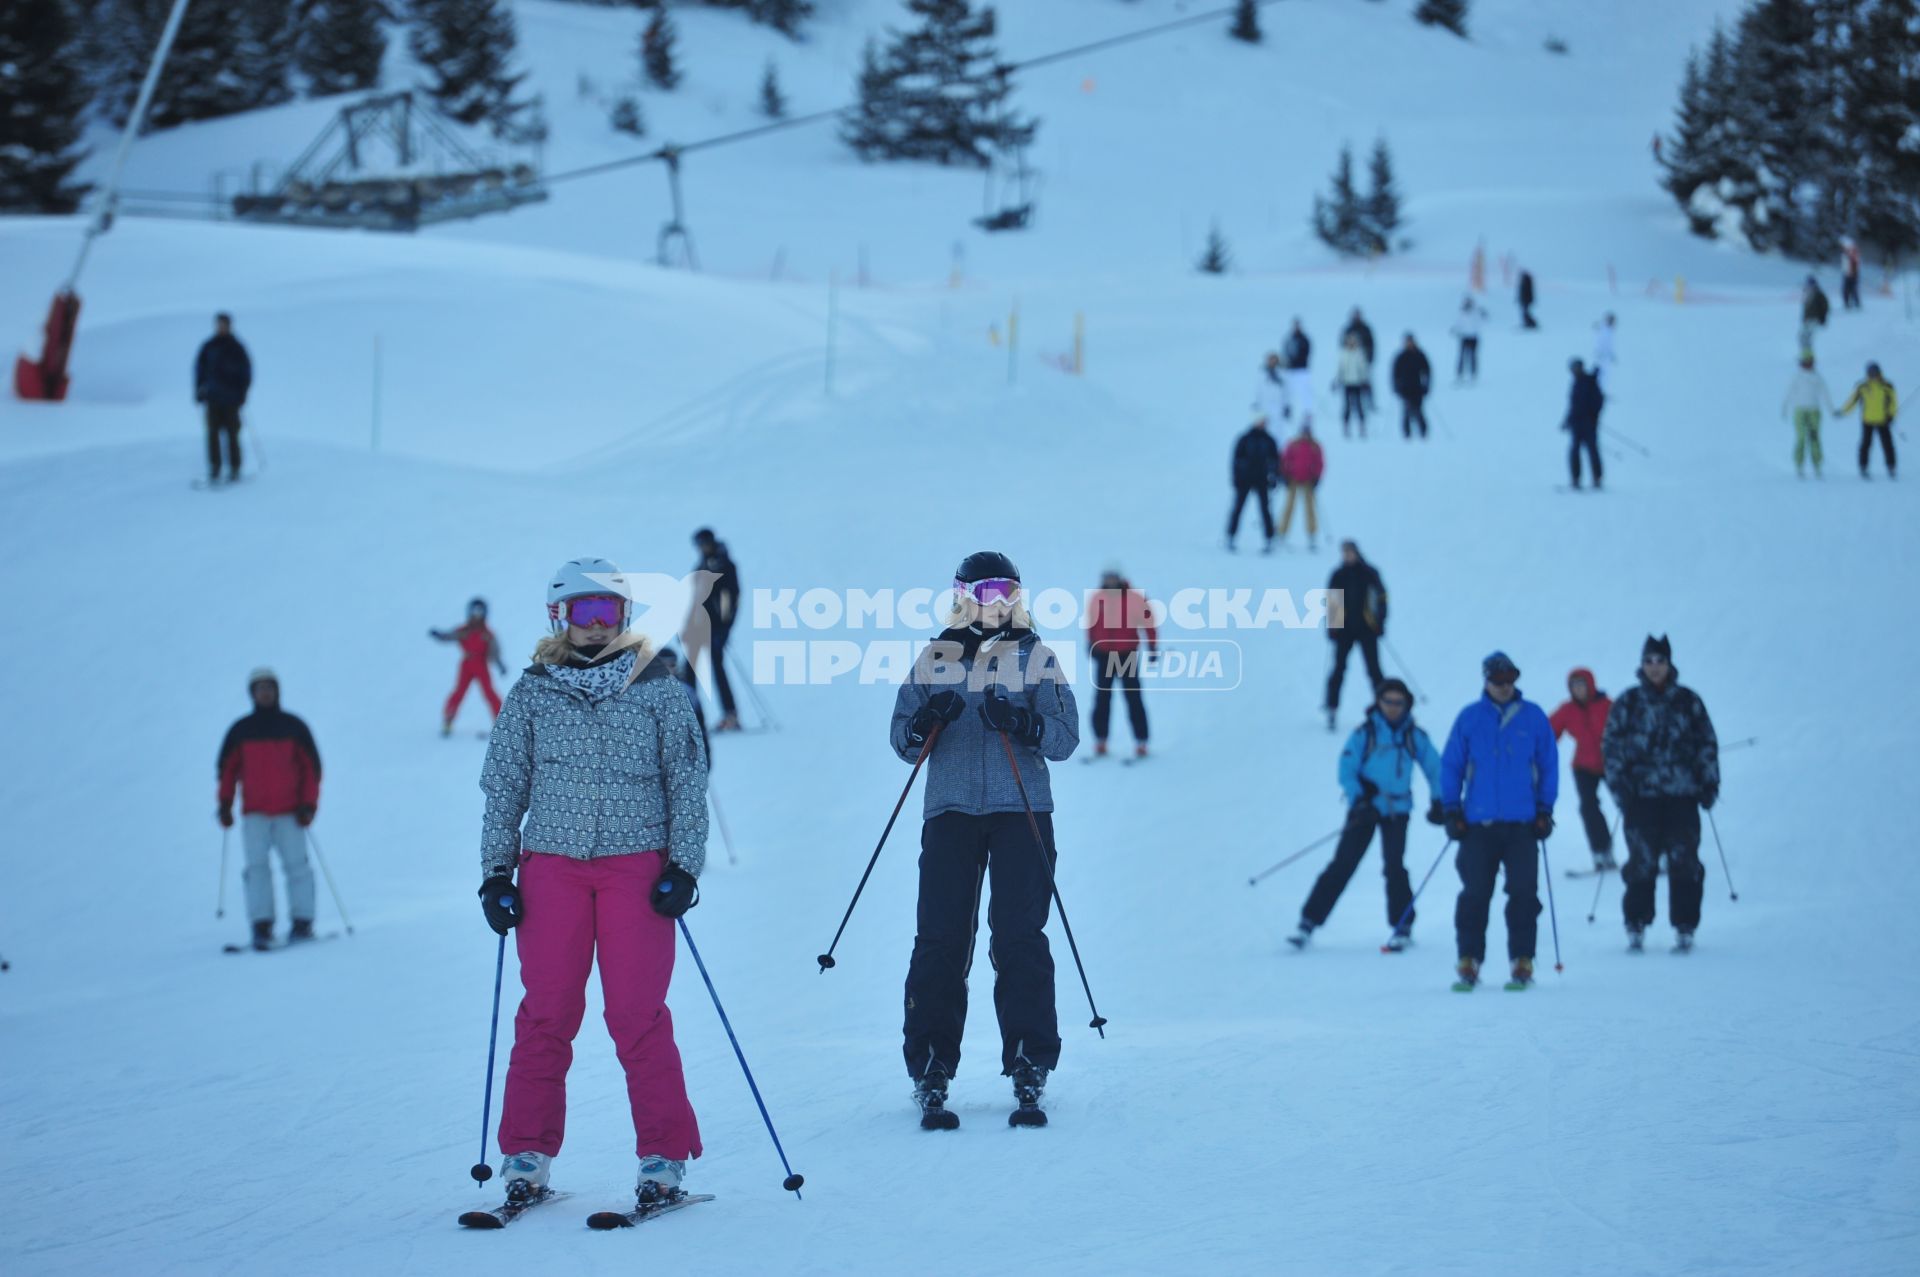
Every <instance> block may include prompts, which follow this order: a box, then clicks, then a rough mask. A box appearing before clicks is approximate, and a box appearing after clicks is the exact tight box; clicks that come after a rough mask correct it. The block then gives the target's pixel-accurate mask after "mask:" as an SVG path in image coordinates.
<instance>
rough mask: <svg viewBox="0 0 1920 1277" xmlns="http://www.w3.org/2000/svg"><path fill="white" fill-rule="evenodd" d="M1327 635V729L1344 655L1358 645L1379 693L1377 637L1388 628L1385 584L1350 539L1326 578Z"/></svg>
mask: <svg viewBox="0 0 1920 1277" xmlns="http://www.w3.org/2000/svg"><path fill="white" fill-rule="evenodd" d="M1327 590H1328V592H1329V596H1330V597H1329V598H1328V600H1327V638H1328V639H1329V640H1330V641H1331V642H1332V643H1333V672H1332V673H1330V674H1328V675H1327V730H1328V731H1332V730H1333V727H1334V719H1335V716H1336V715H1337V714H1338V713H1339V712H1340V684H1341V683H1342V682H1344V681H1345V679H1346V677H1347V657H1348V656H1350V655H1352V654H1353V649H1354V647H1355V646H1356V645H1357V646H1358V647H1359V648H1360V655H1361V657H1362V659H1364V660H1365V661H1366V663H1367V678H1368V679H1369V680H1370V681H1371V682H1372V684H1373V692H1374V695H1375V696H1378V695H1379V694H1380V683H1381V678H1382V675H1381V672H1380V639H1381V636H1383V635H1384V634H1385V633H1386V632H1387V587H1386V584H1385V583H1384V582H1383V581H1381V579H1380V573H1379V572H1378V571H1376V570H1375V569H1374V566H1373V564H1371V563H1369V562H1367V561H1366V560H1365V559H1364V558H1362V557H1361V556H1360V547H1359V546H1358V545H1357V544H1355V543H1354V542H1353V541H1351V540H1348V541H1342V542H1341V543H1340V566H1339V567H1337V568H1335V569H1334V570H1333V575H1332V576H1331V577H1329V578H1328V579H1327Z"/></svg>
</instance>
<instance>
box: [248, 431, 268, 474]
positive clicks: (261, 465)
mask: <svg viewBox="0 0 1920 1277" xmlns="http://www.w3.org/2000/svg"><path fill="white" fill-rule="evenodd" d="M246 431H247V446H248V447H249V448H250V449H252V451H253V473H254V474H255V475H256V476H259V475H263V474H265V473H266V472H267V450H266V449H265V448H263V447H261V446H260V427H258V426H256V425H254V424H253V420H252V418H248V420H247V422H246Z"/></svg>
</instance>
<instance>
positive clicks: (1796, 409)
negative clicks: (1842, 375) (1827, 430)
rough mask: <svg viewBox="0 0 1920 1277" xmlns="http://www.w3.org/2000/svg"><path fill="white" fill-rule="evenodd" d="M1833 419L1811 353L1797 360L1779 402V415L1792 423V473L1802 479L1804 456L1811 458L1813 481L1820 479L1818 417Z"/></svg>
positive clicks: (1829, 400)
mask: <svg viewBox="0 0 1920 1277" xmlns="http://www.w3.org/2000/svg"><path fill="white" fill-rule="evenodd" d="M1823 413H1824V414H1826V415H1828V416H1837V415H1838V412H1837V410H1836V409H1835V408H1834V406H1833V396H1832V395H1831V394H1829V393H1828V392H1827V382H1826V379H1825V378H1824V377H1822V376H1821V375H1820V374H1819V373H1817V372H1815V371H1814V370H1813V352H1811V351H1807V352H1804V353H1802V354H1801V356H1800V369H1799V371H1797V372H1795V373H1794V374H1793V380H1792V381H1789V382H1788V383H1787V393H1786V397H1785V398H1783V399H1782V400H1781V401H1780V415H1781V416H1782V417H1790V418H1791V419H1792V421H1793V472H1794V474H1795V475H1797V476H1799V477H1801V478H1805V477H1806V472H1807V471H1806V461H1807V455H1808V454H1809V453H1811V454H1812V455H1813V477H1814V478H1816V479H1818V478H1819V477H1820V459H1821V458H1820V422H1821V419H1822V414H1823Z"/></svg>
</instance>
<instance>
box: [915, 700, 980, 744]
mask: <svg viewBox="0 0 1920 1277" xmlns="http://www.w3.org/2000/svg"><path fill="white" fill-rule="evenodd" d="M966 708H967V702H966V700H965V698H964V697H962V696H961V695H960V693H958V692H956V691H953V690H952V689H951V688H949V689H948V690H946V691H941V692H935V693H934V694H933V695H932V696H929V697H927V703H926V704H925V705H922V706H921V707H920V708H919V709H917V710H915V711H914V712H913V717H912V718H910V719H908V720H907V744H909V745H911V746H913V747H914V748H915V749H918V748H920V746H922V745H924V744H926V743H927V740H928V738H929V737H931V736H932V735H933V730H934V728H936V727H945V726H946V725H947V724H948V723H951V722H952V721H953V720H954V719H956V718H958V717H960V715H961V713H962V711H964V710H965V709H966Z"/></svg>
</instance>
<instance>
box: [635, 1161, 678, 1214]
mask: <svg viewBox="0 0 1920 1277" xmlns="http://www.w3.org/2000/svg"><path fill="white" fill-rule="evenodd" d="M686 1175H687V1164H686V1163H685V1162H684V1161H681V1160H679V1159H677V1158H672V1157H661V1156H660V1155H659V1154H657V1153H649V1154H647V1156H645V1157H643V1158H641V1159H640V1176H639V1179H638V1181H637V1182H636V1183H635V1185H634V1197H635V1199H636V1200H637V1201H638V1203H639V1204H640V1205H642V1206H653V1205H657V1204H659V1203H661V1202H670V1201H673V1200H674V1199H675V1198H677V1197H681V1196H684V1194H683V1193H682V1192H681V1191H680V1181H681V1180H683V1179H685V1178H686Z"/></svg>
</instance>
